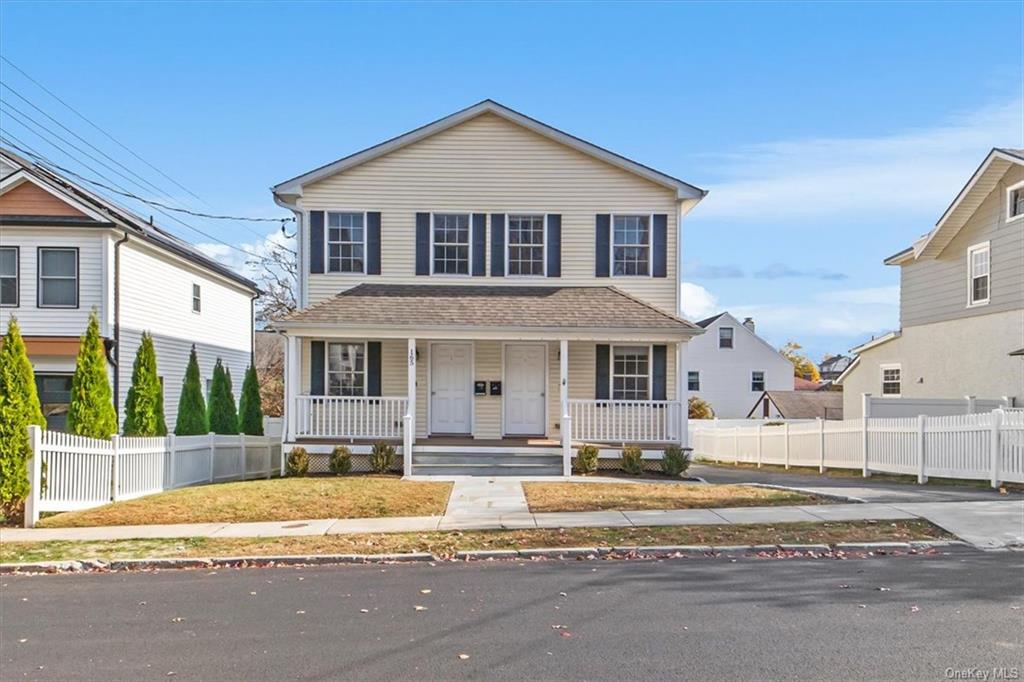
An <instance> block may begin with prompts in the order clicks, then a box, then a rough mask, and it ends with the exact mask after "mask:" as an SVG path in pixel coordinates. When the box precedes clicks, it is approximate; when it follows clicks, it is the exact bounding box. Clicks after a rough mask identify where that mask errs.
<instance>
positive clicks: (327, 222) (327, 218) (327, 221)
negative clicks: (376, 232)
mask: <svg viewBox="0 0 1024 682" xmlns="http://www.w3.org/2000/svg"><path fill="white" fill-rule="evenodd" d="M332 213H338V214H340V213H359V214H362V216H363V228H362V229H363V258H362V261H363V270H362V272H343V271H341V270H331V248H330V245H331V240H330V235H331V214H332ZM367 213H369V211H360V210H356V209H343V208H334V209H330V210H327V209H325V210H324V243H323V250H324V253H323V258H324V271H323V272H322V273H320V272H317V273H313V274H317V275H321V274H323V275H339V276H342V277H366V276H367V272H366V256H367V248H366V247H367V239H366V238H367V224H366V216H367ZM336 229H342V228H336ZM334 243H335V244H355V243H356V242H334ZM339 253H340V251H339Z"/></svg>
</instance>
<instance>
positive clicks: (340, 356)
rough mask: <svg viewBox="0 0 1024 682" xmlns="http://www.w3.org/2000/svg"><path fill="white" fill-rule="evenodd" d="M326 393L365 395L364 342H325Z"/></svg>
mask: <svg viewBox="0 0 1024 682" xmlns="http://www.w3.org/2000/svg"><path fill="white" fill-rule="evenodd" d="M327 395H347V396H361V395H366V345H365V344H362V343H328V344H327Z"/></svg>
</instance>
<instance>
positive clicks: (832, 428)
mask: <svg viewBox="0 0 1024 682" xmlns="http://www.w3.org/2000/svg"><path fill="white" fill-rule="evenodd" d="M691 445H692V446H693V451H694V455H695V456H696V457H699V458H702V459H711V460H717V461H722V462H745V463H749V464H757V465H759V466H760V465H761V464H781V465H783V466H786V467H787V468H788V467H791V466H805V467H806V466H809V467H818V469H819V470H820V471H824V470H825V469H860V470H861V472H862V473H863V475H865V476H868V475H870V474H871V472H880V473H894V474H910V475H914V476H917V479H918V481H919V482H921V483H923V482H925V481H926V480H927V479H928V477H929V476H937V477H943V478H967V479H979V480H986V479H987V480H989V481H990V482H991V484H992V486H993V487H995V486H997V485H998V484H999V482H1001V481H1005V482H1015V483H1024V410H993V411H992V412H989V413H987V414H963V415H952V416H947V417H927V416H924V415H920V416H918V417H903V418H888V417H886V418H876V417H869V418H867V419H846V420H843V421H825V420H817V421H814V422H804V423H799V424H780V425H772V426H768V425H766V424H757V425H753V426H725V427H717V428H716V427H713V426H708V427H703V428H698V429H697V430H696V431H695V432H694V434H693V439H692V441H691Z"/></svg>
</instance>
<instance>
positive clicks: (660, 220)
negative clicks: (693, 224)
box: [651, 213, 668, 400]
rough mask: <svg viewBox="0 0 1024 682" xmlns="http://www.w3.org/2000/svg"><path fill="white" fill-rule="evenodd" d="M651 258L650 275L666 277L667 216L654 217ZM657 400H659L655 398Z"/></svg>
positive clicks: (657, 214) (656, 215)
mask: <svg viewBox="0 0 1024 682" xmlns="http://www.w3.org/2000/svg"><path fill="white" fill-rule="evenodd" d="M652 241H653V249H652V250H653V252H654V254H653V257H652V259H651V268H652V270H651V274H652V275H654V276H655V277H667V276H668V216H667V215H665V214H664V213H656V214H655V215H654V230H653V240H652ZM655 400H659V398H655Z"/></svg>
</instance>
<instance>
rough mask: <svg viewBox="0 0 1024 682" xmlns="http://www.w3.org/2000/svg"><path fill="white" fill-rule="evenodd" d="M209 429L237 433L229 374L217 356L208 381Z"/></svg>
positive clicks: (236, 417)
mask: <svg viewBox="0 0 1024 682" xmlns="http://www.w3.org/2000/svg"><path fill="white" fill-rule="evenodd" d="M206 411H207V417H208V420H209V423H210V430H211V431H213V432H214V433H224V434H235V433H238V412H237V411H236V409H235V396H234V395H232V393H231V374H230V373H229V372H228V371H227V370H226V369H224V363H222V362H221V360H220V358H217V364H215V365H214V366H213V379H212V381H211V382H210V404H209V405H207V408H206Z"/></svg>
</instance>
